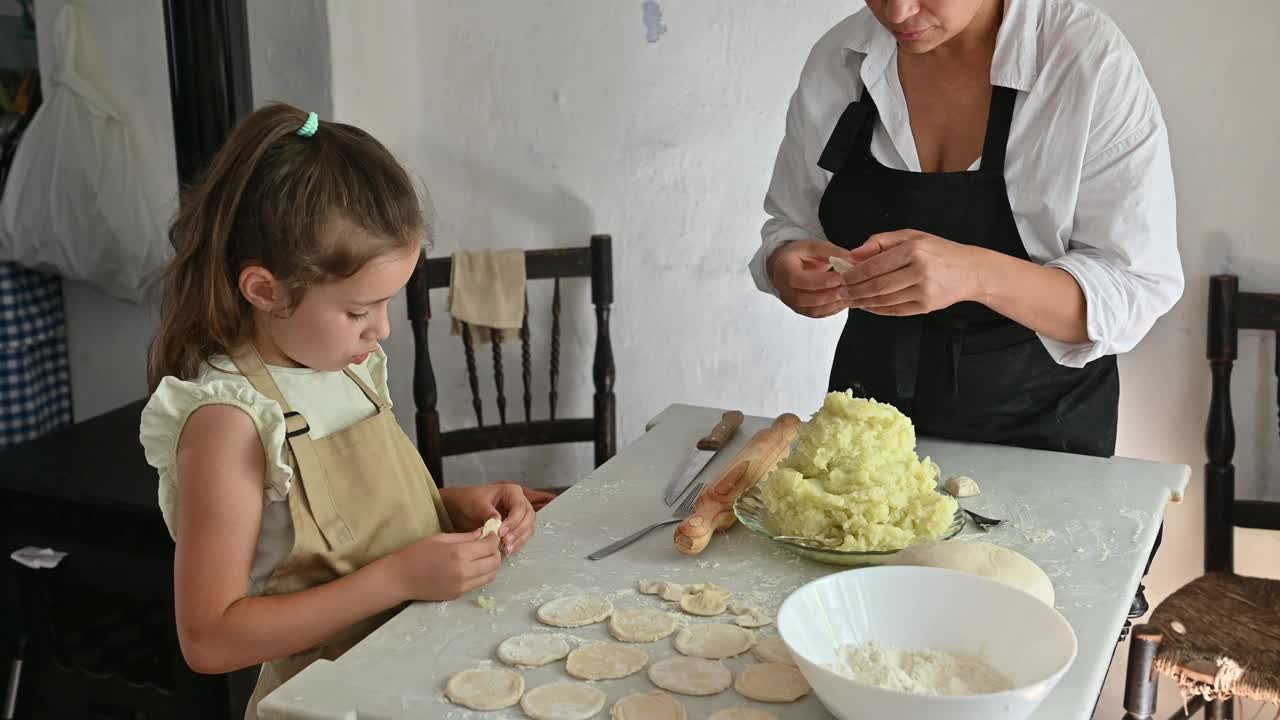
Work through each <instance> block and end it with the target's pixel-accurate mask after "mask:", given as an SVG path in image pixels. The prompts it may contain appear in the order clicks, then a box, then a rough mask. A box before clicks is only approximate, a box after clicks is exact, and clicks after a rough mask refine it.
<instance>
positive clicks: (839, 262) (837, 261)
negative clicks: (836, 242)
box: [827, 255, 853, 275]
mask: <svg viewBox="0 0 1280 720" xmlns="http://www.w3.org/2000/svg"><path fill="white" fill-rule="evenodd" d="M827 261H828V262H830V263H831V269H832V270H834V271H836V272H838V273H840V274H841V275H843V274H845V273H847V272H849V271H850V270H852V269H853V263H851V262H849V261H848V260H845V259H844V258H839V257H835V256H834V255H833V256H831V257H829V258H827Z"/></svg>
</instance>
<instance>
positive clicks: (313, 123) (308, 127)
mask: <svg viewBox="0 0 1280 720" xmlns="http://www.w3.org/2000/svg"><path fill="white" fill-rule="evenodd" d="M318 127H320V118H319V116H317V115H316V114H315V113H307V121H306V122H304V123H302V127H300V128H298V134H299V135H301V136H302V137H306V138H309V137H311V136H312V135H315V134H316V128H318Z"/></svg>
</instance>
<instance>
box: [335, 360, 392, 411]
mask: <svg viewBox="0 0 1280 720" xmlns="http://www.w3.org/2000/svg"><path fill="white" fill-rule="evenodd" d="M342 372H344V373H346V375H347V377H349V378H351V382H353V383H355V384H356V387H358V388H360V392H362V393H364V396H365V397H367V398H369V402H371V403H373V404H374V405H376V406H377V408H378V412H382V411H383V410H386V409H387V408H389V407H391V404H390V403H388V402H387V401H386V399H385V398H383V397H382V396H381V395H379V394H378V393H377V391H375V390H374V389H373V388H371V387H369V384H368V383H366V382H365V381H364V380H361V379H360V375H359V374H358V373H356V372H355V371H353V370H352V369H351V366H350V365H348V366H347V367H345V368H343V369H342Z"/></svg>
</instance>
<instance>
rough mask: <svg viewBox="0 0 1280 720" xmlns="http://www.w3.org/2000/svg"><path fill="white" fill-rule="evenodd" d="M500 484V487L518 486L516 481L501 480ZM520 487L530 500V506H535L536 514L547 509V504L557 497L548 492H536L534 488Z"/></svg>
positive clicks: (525, 496) (526, 498)
mask: <svg viewBox="0 0 1280 720" xmlns="http://www.w3.org/2000/svg"><path fill="white" fill-rule="evenodd" d="M498 484H499V485H516V481H515V480H499V481H498ZM519 487H520V489H521V490H522V491H523V492H524V498H525V500H528V501H529V504H530V505H532V506H533V510H534V512H537V511H539V510H541V509H542V508H544V507H546V506H547V503H549V502H551V501H552V500H555V499H556V497H557V496H556V494H555V493H551V492H547V491H546V490H534V489H533V488H530V487H524V486H523V485H521V486H519Z"/></svg>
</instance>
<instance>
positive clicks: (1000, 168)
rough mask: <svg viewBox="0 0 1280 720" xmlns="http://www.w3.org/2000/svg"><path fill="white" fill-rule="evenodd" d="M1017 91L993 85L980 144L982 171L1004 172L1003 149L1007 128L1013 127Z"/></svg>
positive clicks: (1006, 138) (1007, 140)
mask: <svg viewBox="0 0 1280 720" xmlns="http://www.w3.org/2000/svg"><path fill="white" fill-rule="evenodd" d="M1017 102H1018V91H1017V90H1014V89H1013V88H1008V87H1003V86H1001V85H993V86H992V87H991V109H990V110H989V111H988V112H987V138H986V140H985V141H984V142H983V144H982V167H981V169H982V170H987V169H990V170H992V171H995V172H1000V173H1003V172H1004V155H1005V149H1006V147H1007V146H1008V145H1009V128H1010V127H1011V126H1012V125H1013V106H1014V104H1015V103H1017Z"/></svg>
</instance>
